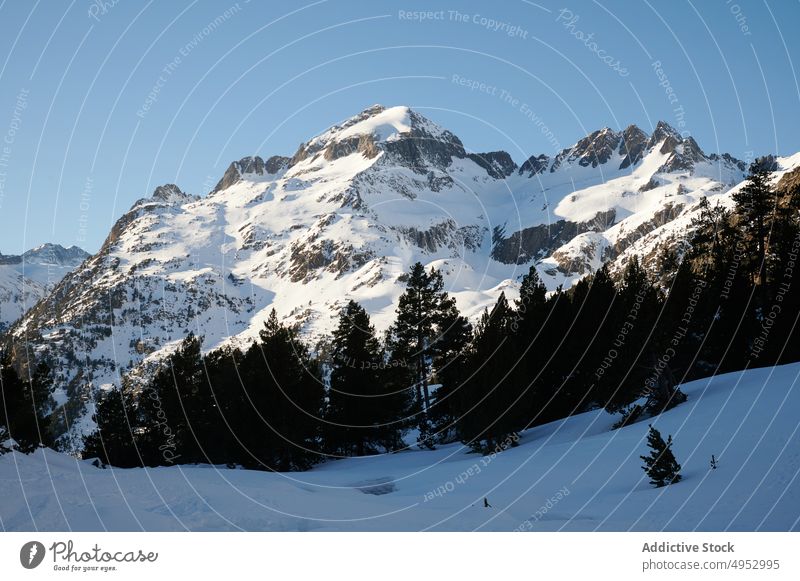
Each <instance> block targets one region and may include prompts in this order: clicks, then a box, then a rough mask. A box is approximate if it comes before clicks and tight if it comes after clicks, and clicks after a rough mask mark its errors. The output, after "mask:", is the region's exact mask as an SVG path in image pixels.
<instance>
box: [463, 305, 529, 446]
mask: <svg viewBox="0 0 800 581" xmlns="http://www.w3.org/2000/svg"><path fill="white" fill-rule="evenodd" d="M514 324H515V313H514V310H513V309H512V308H511V306H510V305H509V304H508V301H507V300H506V297H505V294H501V295H500V298H499V299H498V300H497V303H496V304H495V306H494V308H492V310H491V312H489V311H485V312H484V313H483V315H482V316H481V319H480V321H479V322H478V326H477V328H476V331H475V337H474V339H473V341H472V345H471V348H470V351H469V354H468V365H469V370H470V375H469V378H468V380H467V381H466V383H465V385H464V386H463V388H462V389H461V390H460V391H459V397H458V399H459V407H458V416H459V424H458V433H459V438H460V439H461V441H462V442H464V443H465V444H467V445H469V446H471V447H472V448H473V449H475V450H488V449H491V448H492V447H493V446H495V445H497V444H499V443H500V442H502V441H503V440H505V439H506V438H507V437H508V436H509V435H511V434H513V433H514V432H515V431H516V430H517V429H519V427H520V423H521V422H520V420H519V415H518V413H517V412H518V409H517V407H516V404H517V403H518V402H519V398H520V396H521V390H520V389H519V384H518V383H517V382H515V381H514V379H513V374H512V371H513V368H514V363H515V360H516V349H515V345H514Z"/></svg>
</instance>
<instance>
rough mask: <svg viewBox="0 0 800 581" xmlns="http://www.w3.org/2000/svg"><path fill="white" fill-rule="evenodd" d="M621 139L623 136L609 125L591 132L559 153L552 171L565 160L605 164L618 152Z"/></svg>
mask: <svg viewBox="0 0 800 581" xmlns="http://www.w3.org/2000/svg"><path fill="white" fill-rule="evenodd" d="M621 140H622V136H621V135H620V134H619V133H615V132H614V131H612V130H611V129H609V128H608V127H605V128H603V129H600V130H598V131H595V132H593V133H590V134H589V135H587V136H586V137H584V138H583V139H581V140H580V141H578V143H576V144H575V145H574V146H573V147H571V148H569V149H565V150H563V151H562V152H561V153H559V154H558V155H557V156H556V158H555V160H553V165H552V166H551V167H550V171H551V172H554V171H556V170H557V169H558V168H559V167H561V165H562V164H563V163H564V162H574V161H577V162H578V164H579V165H581V166H582V167H586V166H592V167H597V166H598V165H601V164H604V163H606V162H607V161H608V160H609V159H611V156H612V155H614V153H616V152H617V150H618V149H619V146H620V142H621Z"/></svg>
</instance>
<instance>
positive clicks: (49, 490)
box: [0, 364, 800, 531]
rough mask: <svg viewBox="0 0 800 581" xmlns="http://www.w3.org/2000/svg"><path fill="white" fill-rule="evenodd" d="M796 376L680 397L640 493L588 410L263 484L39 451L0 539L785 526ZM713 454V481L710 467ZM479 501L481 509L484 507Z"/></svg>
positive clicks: (762, 373)
mask: <svg viewBox="0 0 800 581" xmlns="http://www.w3.org/2000/svg"><path fill="white" fill-rule="evenodd" d="M798 376H800V364H792V365H787V366H782V367H777V368H767V369H759V370H752V371H747V372H744V373H733V374H728V375H723V376H719V377H715V378H713V379H711V380H700V381H696V382H693V383H690V384H687V385H686V386H684V391H685V392H686V393H687V394H688V395H689V401H688V402H687V403H685V404H683V405H681V406H679V407H678V408H676V409H674V410H671V411H670V412H667V413H666V414H664V415H662V416H661V417H660V418H658V420H657V421H655V422H654V425H656V426H657V427H658V429H659V430H660V431H661V432H662V433H663V434H664V436H665V437H666V435H667V434H672V435H673V437H674V438H675V448H674V449H675V454H676V456H677V458H678V461H679V462H680V463H681V464H682V465H683V471H682V474H683V476H684V480H683V481H682V482H680V483H678V484H675V485H672V486H669V487H666V488H663V489H653V488H652V487H651V486H650V485H649V484H648V483H647V479H646V478H645V476H644V473H643V471H642V470H641V468H640V465H641V461H640V460H639V455H640V454H644V453H645V452H646V446H645V436H646V433H647V422H644V423H639V424H636V425H633V426H630V427H628V428H624V429H622V430H617V431H611V430H610V427H611V424H612V423H613V421H614V418H612V417H611V416H609V415H608V414H606V413H604V412H590V413H585V414H581V415H579V416H575V417H573V418H569V419H567V420H565V421H561V422H555V423H553V424H549V425H546V426H541V427H538V428H534V429H532V430H529V431H527V432H525V433H524V434H523V435H522V438H521V440H520V446H518V447H516V448H512V449H509V450H507V451H505V452H502V453H500V454H497V455H495V456H486V457H482V456H478V455H475V454H468V453H467V452H466V451H465V450H464V448H463V447H462V446H459V445H449V446H443V447H441V448H439V449H438V450H436V451H433V452H422V451H410V452H404V453H399V454H393V455H387V456H382V457H371V458H364V459H349V460H342V461H335V462H328V463H326V464H324V465H321V466H319V467H317V468H315V469H314V470H311V471H309V472H305V473H291V474H276V473H266V472H257V471H245V470H227V469H218V468H215V467H209V466H198V467H171V468H157V469H146V470H143V469H132V470H119V469H113V470H101V469H97V468H94V467H92V466H91V465H90V464H88V463H87V462H83V461H79V460H75V459H74V458H71V457H69V456H65V455H62V454H58V453H55V452H52V451H49V450H48V451H46V452H42V451H40V452H37V453H36V454H35V455H32V456H24V455H20V454H16V453H14V454H6V455H5V456H3V457H0V489H2V494H1V495H0V526H2V529H4V530H140V529H144V530H184V529H189V530H240V529H243V530H279V531H284V530H392V531H394V530H423V529H426V530H431V529H432V530H476V529H477V530H548V531H549V530H590V531H591V530H744V531H751V530H778V531H786V530H798V529H800V482H799V481H798V474H799V473H800V434H799V433H798V427H800V411H799V410H800V390H798V389H797V388H796V386H795V384H796V382H797V379H798ZM712 454H714V455H715V456H716V458H717V460H718V468H717V469H716V470H710V469H709V460H710V458H711V455H712ZM484 498H486V499H488V502H489V503H490V505H491V507H490V508H486V507H484Z"/></svg>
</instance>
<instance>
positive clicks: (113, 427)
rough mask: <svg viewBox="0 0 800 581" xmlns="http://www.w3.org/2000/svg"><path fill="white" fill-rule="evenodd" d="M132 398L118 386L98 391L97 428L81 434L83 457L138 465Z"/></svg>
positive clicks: (116, 464) (131, 465)
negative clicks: (86, 433)
mask: <svg viewBox="0 0 800 581" xmlns="http://www.w3.org/2000/svg"><path fill="white" fill-rule="evenodd" d="M133 410H134V405H133V400H132V398H131V397H130V395H129V394H123V391H122V390H121V389H112V390H110V391H103V392H98V393H97V395H96V396H95V411H94V415H93V419H94V421H95V423H96V424H97V429H96V430H95V431H94V432H92V433H91V434H89V435H88V436H85V437H84V442H83V444H84V445H83V453H82V456H83V457H84V458H99V459H100V461H101V462H102V463H103V464H110V465H111V466H117V467H120V468H130V467H133V466H141V465H142V463H141V460H140V458H139V452H138V450H137V448H136V443H135V441H134V434H135V432H136V426H135V425H134V424H133V423H132V421H131V420H132V417H133Z"/></svg>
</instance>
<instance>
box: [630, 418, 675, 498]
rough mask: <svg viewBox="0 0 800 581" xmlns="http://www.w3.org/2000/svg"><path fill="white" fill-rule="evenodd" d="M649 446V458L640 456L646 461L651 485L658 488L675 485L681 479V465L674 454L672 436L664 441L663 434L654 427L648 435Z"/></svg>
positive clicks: (645, 466)
mask: <svg viewBox="0 0 800 581" xmlns="http://www.w3.org/2000/svg"><path fill="white" fill-rule="evenodd" d="M647 445H648V446H649V447H650V449H651V451H650V455H649V456H640V458H641V459H642V460H644V466H642V468H643V469H644V471H645V473H646V474H647V475H648V476H649V477H650V484H652V485H653V486H655V487H656V488H660V487H662V486H666V485H668V484H674V483H676V482H679V481H680V479H681V475H680V471H681V465H680V464H678V461H677V460H676V459H675V456H674V454H673V453H672V450H671V448H672V436H669V437H668V438H667V441H666V442H665V441H664V438H662V437H661V434H660V433H659V431H658V430H656V429H655V428H654V427H653V426H650V431H649V432H648V434H647Z"/></svg>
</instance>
